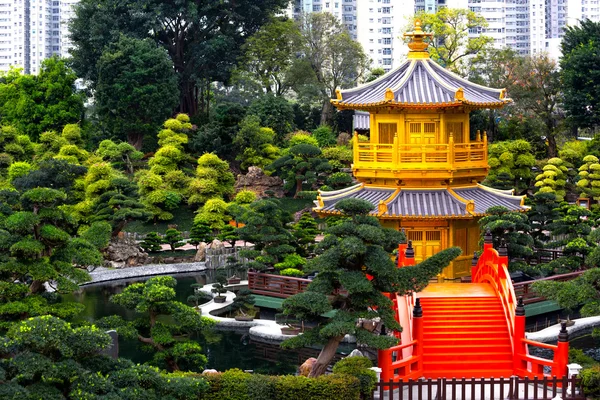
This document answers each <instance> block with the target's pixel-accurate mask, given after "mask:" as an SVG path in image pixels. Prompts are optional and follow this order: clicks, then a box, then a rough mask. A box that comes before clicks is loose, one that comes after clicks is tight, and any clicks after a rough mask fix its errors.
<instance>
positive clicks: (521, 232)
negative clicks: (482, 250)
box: [479, 206, 534, 271]
mask: <svg viewBox="0 0 600 400" xmlns="http://www.w3.org/2000/svg"><path fill="white" fill-rule="evenodd" d="M486 214H487V216H485V217H483V218H481V219H480V220H479V227H480V231H481V232H482V238H481V240H480V243H482V242H483V235H484V234H485V233H486V232H487V231H488V230H489V231H490V232H491V234H492V237H493V240H494V248H495V249H498V248H499V247H500V246H501V244H502V243H501V240H504V241H505V243H506V246H507V247H508V255H509V256H510V258H509V263H508V267H509V269H510V270H511V271H517V270H519V269H521V268H522V265H521V264H522V262H521V261H515V260H521V259H523V258H525V257H527V256H531V255H533V250H532V247H533V243H534V242H533V238H532V237H531V226H530V225H529V219H528V218H527V214H524V213H520V212H515V211H509V210H508V209H507V208H505V207H502V206H494V207H490V208H489V209H487V210H486Z"/></svg>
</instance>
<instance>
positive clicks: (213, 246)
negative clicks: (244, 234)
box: [208, 239, 225, 250]
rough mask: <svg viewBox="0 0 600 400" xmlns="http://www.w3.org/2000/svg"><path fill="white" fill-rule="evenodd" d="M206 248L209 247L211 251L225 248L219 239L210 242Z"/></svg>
mask: <svg viewBox="0 0 600 400" xmlns="http://www.w3.org/2000/svg"><path fill="white" fill-rule="evenodd" d="M208 247H210V248H211V249H212V250H215V249H222V248H224V247H225V244H224V243H223V242H221V241H220V240H219V239H214V240H213V241H212V242H210V244H209V245H208Z"/></svg>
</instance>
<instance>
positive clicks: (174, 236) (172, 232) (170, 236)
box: [163, 228, 185, 251]
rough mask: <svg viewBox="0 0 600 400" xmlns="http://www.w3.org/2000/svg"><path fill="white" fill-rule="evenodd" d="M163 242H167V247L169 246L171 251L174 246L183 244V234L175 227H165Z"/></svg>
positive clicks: (173, 249)
mask: <svg viewBox="0 0 600 400" xmlns="http://www.w3.org/2000/svg"><path fill="white" fill-rule="evenodd" d="M163 243H165V244H168V245H169V247H171V251H175V249H176V248H178V247H181V246H183V245H184V244H185V242H184V241H183V236H181V232H179V231H178V230H177V229H175V228H169V229H167V231H166V232H165V237H164V238H163Z"/></svg>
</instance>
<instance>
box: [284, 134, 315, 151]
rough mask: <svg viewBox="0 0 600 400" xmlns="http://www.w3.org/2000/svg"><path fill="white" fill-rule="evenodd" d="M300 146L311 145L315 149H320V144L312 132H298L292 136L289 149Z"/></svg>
mask: <svg viewBox="0 0 600 400" xmlns="http://www.w3.org/2000/svg"><path fill="white" fill-rule="evenodd" d="M298 144H310V145H312V146H315V147H319V142H318V140H317V139H315V138H314V137H313V136H312V134H311V133H310V132H305V131H296V132H294V133H292V134H291V136H290V139H289V140H288V147H289V148H292V147H294V146H296V145H298Z"/></svg>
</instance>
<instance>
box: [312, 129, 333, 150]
mask: <svg viewBox="0 0 600 400" xmlns="http://www.w3.org/2000/svg"><path fill="white" fill-rule="evenodd" d="M312 136H313V137H314V138H315V139H317V143H319V147H322V148H324V147H329V146H333V145H335V142H336V141H335V135H334V134H333V130H332V129H331V127H329V126H327V125H321V126H319V127H318V128H317V129H315V130H314V131H313V133H312Z"/></svg>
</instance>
